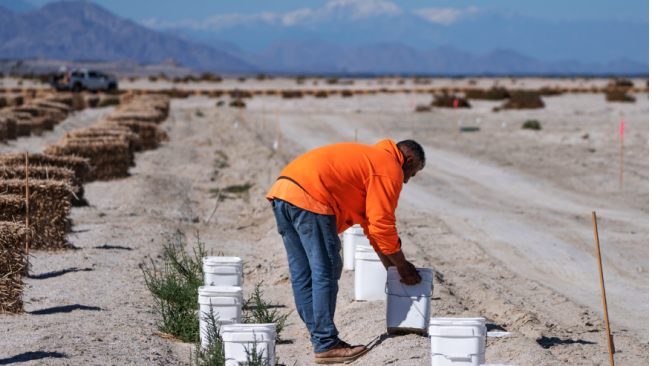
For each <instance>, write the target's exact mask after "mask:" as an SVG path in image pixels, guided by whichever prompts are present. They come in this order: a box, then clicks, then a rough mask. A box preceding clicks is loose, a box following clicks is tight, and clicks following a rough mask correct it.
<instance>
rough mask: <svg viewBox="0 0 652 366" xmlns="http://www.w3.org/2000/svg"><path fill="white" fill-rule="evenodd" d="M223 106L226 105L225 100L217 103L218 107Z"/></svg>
mask: <svg viewBox="0 0 652 366" xmlns="http://www.w3.org/2000/svg"><path fill="white" fill-rule="evenodd" d="M223 105H224V101H223V100H218V101H217V103H215V106H217V107H221V106H223Z"/></svg>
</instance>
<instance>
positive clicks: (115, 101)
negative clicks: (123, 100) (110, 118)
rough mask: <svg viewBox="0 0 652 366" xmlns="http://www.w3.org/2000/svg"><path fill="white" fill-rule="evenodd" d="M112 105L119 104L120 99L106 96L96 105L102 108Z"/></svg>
mask: <svg viewBox="0 0 652 366" xmlns="http://www.w3.org/2000/svg"><path fill="white" fill-rule="evenodd" d="M114 105H120V99H118V98H107V99H104V100H103V101H102V102H101V103H100V104H99V105H98V106H97V107H98V108H104V107H111V106H114Z"/></svg>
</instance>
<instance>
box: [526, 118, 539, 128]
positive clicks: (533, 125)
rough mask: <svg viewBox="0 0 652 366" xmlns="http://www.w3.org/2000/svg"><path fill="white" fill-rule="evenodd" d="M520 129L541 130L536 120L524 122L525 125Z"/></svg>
mask: <svg viewBox="0 0 652 366" xmlns="http://www.w3.org/2000/svg"><path fill="white" fill-rule="evenodd" d="M522 128H523V129H524V130H540V129H541V124H540V123H539V121H537V120H536V119H531V120H528V121H525V123H523V127H522Z"/></svg>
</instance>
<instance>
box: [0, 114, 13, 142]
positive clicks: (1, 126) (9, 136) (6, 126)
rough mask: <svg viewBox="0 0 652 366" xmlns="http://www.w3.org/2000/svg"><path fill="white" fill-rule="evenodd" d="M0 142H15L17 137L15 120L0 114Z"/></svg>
mask: <svg viewBox="0 0 652 366" xmlns="http://www.w3.org/2000/svg"><path fill="white" fill-rule="evenodd" d="M0 131H2V132H0V141H6V140H15V139H16V137H17V122H16V119H15V118H13V117H11V116H8V115H3V114H0Z"/></svg>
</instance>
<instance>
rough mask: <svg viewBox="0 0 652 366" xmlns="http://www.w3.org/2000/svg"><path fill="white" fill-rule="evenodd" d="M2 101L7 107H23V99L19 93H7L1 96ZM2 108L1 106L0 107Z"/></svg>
mask: <svg viewBox="0 0 652 366" xmlns="http://www.w3.org/2000/svg"><path fill="white" fill-rule="evenodd" d="M2 100H3V101H4V104H5V106H8V107H18V106H20V105H23V103H24V101H25V97H23V95H22V94H21V93H7V94H2ZM0 107H2V105H0Z"/></svg>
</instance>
